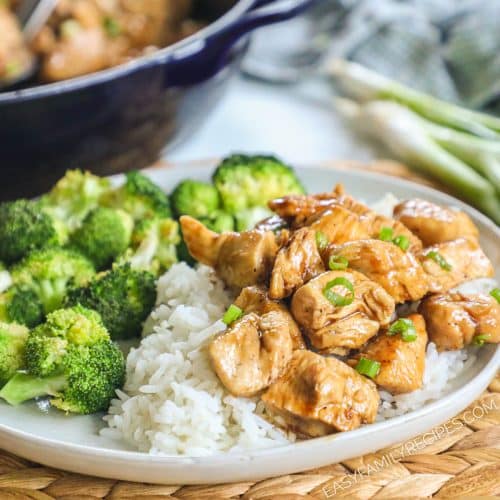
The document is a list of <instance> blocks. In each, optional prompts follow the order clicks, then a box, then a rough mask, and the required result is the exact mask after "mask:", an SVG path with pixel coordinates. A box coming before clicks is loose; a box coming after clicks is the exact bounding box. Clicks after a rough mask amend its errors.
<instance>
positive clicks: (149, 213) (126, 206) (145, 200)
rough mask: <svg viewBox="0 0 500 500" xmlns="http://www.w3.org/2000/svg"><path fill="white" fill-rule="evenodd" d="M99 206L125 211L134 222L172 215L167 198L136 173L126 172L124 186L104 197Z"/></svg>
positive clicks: (141, 175) (147, 179) (159, 189)
mask: <svg viewBox="0 0 500 500" xmlns="http://www.w3.org/2000/svg"><path fill="white" fill-rule="evenodd" d="M101 204H102V205H104V206H107V207H110V208H120V209H122V210H125V212H127V213H129V214H130V215H131V216H132V217H133V219H134V220H135V221H140V220H143V219H148V218H151V217H159V218H167V217H171V215H172V214H171V211H170V204H169V201H168V196H167V195H166V194H165V193H164V192H163V190H162V189H161V188H160V187H159V186H157V185H156V184H155V183H154V182H153V181H152V180H150V179H149V178H148V177H146V176H145V175H143V174H141V173H140V172H137V171H133V172H128V173H127V174H126V180H125V184H123V186H121V187H119V188H118V189H115V190H114V191H110V192H109V193H107V194H106V195H104V196H103V197H102V198H101Z"/></svg>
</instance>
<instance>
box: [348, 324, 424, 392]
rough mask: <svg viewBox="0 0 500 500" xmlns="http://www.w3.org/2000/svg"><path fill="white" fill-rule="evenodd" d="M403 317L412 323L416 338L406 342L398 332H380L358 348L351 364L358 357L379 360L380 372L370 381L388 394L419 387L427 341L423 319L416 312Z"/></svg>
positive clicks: (422, 374)
mask: <svg viewBox="0 0 500 500" xmlns="http://www.w3.org/2000/svg"><path fill="white" fill-rule="evenodd" d="M405 319H406V320H409V321H411V322H412V324H413V325H414V328H415V331H416V334H417V338H416V340H414V341H411V342H406V341H405V340H403V337H402V335H401V334H399V333H397V334H394V335H389V333H390V332H387V331H383V332H381V333H380V334H379V335H378V336H377V337H375V338H374V339H373V340H372V341H371V342H369V343H368V344H367V345H366V346H365V347H364V348H363V349H361V351H360V352H359V353H358V354H357V355H356V358H355V360H354V362H353V363H352V364H353V365H355V364H356V363H357V361H359V359H360V358H365V359H369V360H372V361H377V362H379V363H380V371H379V372H378V374H377V375H376V376H375V377H374V379H373V380H374V381H375V383H376V384H377V385H378V386H380V387H381V388H382V389H385V390H386V391H388V392H390V393H391V394H404V393H407V392H412V391H415V390H417V389H420V387H422V383H423V379H424V370H425V350H426V347H427V340H428V339H427V331H426V328H425V321H424V318H423V317H422V316H420V314H412V315H410V316H409V317H408V318H405ZM350 364H351V363H350Z"/></svg>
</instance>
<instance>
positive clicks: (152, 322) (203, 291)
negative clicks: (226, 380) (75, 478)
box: [101, 263, 293, 456]
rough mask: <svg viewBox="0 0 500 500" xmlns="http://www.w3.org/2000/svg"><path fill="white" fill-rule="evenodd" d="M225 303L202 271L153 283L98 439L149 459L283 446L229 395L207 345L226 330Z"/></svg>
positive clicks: (179, 270) (250, 407)
mask: <svg viewBox="0 0 500 500" xmlns="http://www.w3.org/2000/svg"><path fill="white" fill-rule="evenodd" d="M230 303H231V297H230V296H229V295H228V293H227V292H225V291H224V289H223V285H222V282H221V281H219V280H218V279H217V278H216V277H215V274H214V273H213V271H211V270H210V269H209V268H207V267H205V266H200V267H199V268H198V269H197V270H194V269H191V268H189V267H188V266H187V265H186V264H184V263H182V264H176V265H174V266H173V267H172V268H171V269H170V270H169V271H168V272H167V273H166V274H165V275H164V276H163V277H162V278H161V279H160V280H159V283H158V305H157V308H156V309H155V311H153V313H152V314H151V317H150V318H149V320H148V321H147V322H146V325H145V332H144V333H145V334H146V335H147V336H146V337H145V338H144V339H143V340H142V342H141V345H140V346H139V348H137V349H132V351H131V352H130V354H129V355H128V358H127V380H126V383H125V387H124V392H123V391H118V398H119V399H115V400H113V402H112V404H111V407H110V408H109V413H108V415H106V416H105V417H104V420H105V421H106V422H107V423H108V426H109V428H105V429H103V430H102V431H101V434H102V435H104V436H107V437H111V438H115V439H123V440H125V441H126V442H127V443H129V444H130V445H132V446H133V447H134V448H136V449H138V450H140V451H144V452H149V453H151V454H153V455H158V454H165V455H190V456H204V455H211V454H213V453H220V452H231V451H237V450H246V449H256V448H265V447H270V446H277V445H282V444H287V443H289V440H290V439H292V440H293V436H292V435H289V436H285V434H284V433H283V432H281V431H279V430H278V429H276V428H275V427H274V426H272V425H271V424H270V423H268V422H267V421H266V420H264V419H263V418H261V417H260V416H258V415H257V414H256V413H255V410H256V401H255V400H252V399H244V398H235V397H233V396H230V395H229V394H228V392H227V391H226V390H225V389H224V387H223V386H222V384H221V383H220V382H219V380H218V378H217V376H216V375H215V373H214V372H213V370H212V368H211V366H210V363H209V360H208V356H207V352H206V349H205V347H206V344H207V341H208V340H210V339H211V338H212V337H213V336H214V335H215V334H216V333H218V332H220V331H222V330H223V329H224V328H225V325H224V324H223V323H222V322H221V321H220V318H221V317H222V315H223V314H224V311H225V309H226V308H227V306H228V305H229V304H230Z"/></svg>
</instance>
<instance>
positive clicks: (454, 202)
mask: <svg viewBox="0 0 500 500" xmlns="http://www.w3.org/2000/svg"><path fill="white" fill-rule="evenodd" d="M207 162H208V161H207ZM179 167H183V168H186V167H187V168H188V169H193V170H196V169H209V170H210V169H212V162H210V165H206V166H202V164H201V162H200V163H198V162H197V163H196V164H189V163H188V162H186V163H184V164H182V163H177V164H175V165H174V166H173V167H172V165H171V164H165V165H159V166H153V167H149V168H147V169H144V170H143V171H144V172H146V173H147V174H153V175H154V176H156V175H161V173H162V172H163V171H166V172H172V171H173V170H178V169H179ZM297 169H299V170H308V169H310V170H323V171H325V172H328V173H330V174H333V173H337V174H340V175H342V174H346V173H348V174H349V175H350V176H354V177H357V178H358V179H368V180H377V179H380V178H382V179H383V180H384V181H385V182H386V183H389V184H391V185H398V186H403V187H406V188H408V189H416V190H417V191H420V192H421V193H422V194H423V195H425V193H430V194H431V195H434V196H437V197H438V198H441V199H443V201H444V202H446V203H447V205H450V206H456V207H459V208H462V209H463V210H465V211H466V212H467V213H468V214H469V215H471V216H472V217H473V218H474V219H476V220H477V221H479V222H480V223H481V224H483V225H484V226H485V227H486V228H487V229H488V230H490V231H492V233H493V234H494V235H495V237H496V238H498V239H499V240H500V227H498V226H497V225H496V224H495V223H494V222H493V221H492V220H491V219H489V218H488V217H487V216H486V215H484V214H482V213H481V212H479V211H478V210H477V209H475V208H473V207H471V206H470V205H468V204H467V203H465V202H462V201H461V200H458V199H457V198H455V197H453V196H451V195H449V194H447V193H443V192H441V191H439V190H437V189H434V188H432V187H429V186H426V185H423V184H419V183H416V182H413V181H411V180H407V179H401V178H398V177H394V176H392V175H388V174H384V173H378V172H373V171H362V170H351V169H347V170H346V169H345V168H339V167H336V166H328V165H321V164H311V165H308V166H306V165H297ZM123 177H124V174H116V175H113V176H109V178H110V179H112V180H114V181H119V180H120V179H122V178H123ZM487 349H490V350H491V351H492V354H491V359H490V360H489V361H488V362H487V363H486V364H485V366H484V367H483V368H482V369H481V370H480V371H479V372H478V373H477V374H476V375H475V376H474V377H472V378H471V379H470V380H468V381H467V382H466V383H465V384H464V385H463V386H461V387H460V388H458V389H456V390H455V391H453V392H452V393H450V394H447V395H446V396H444V397H442V398H441V399H439V400H437V401H433V402H431V403H428V404H426V405H425V406H424V407H422V408H418V409H416V410H413V411H411V412H409V413H406V414H404V415H399V416H396V417H392V418H390V419H387V420H384V421H382V422H375V423H373V424H367V425H364V426H362V427H360V428H358V429H355V430H352V431H348V432H341V433H336V434H331V435H328V436H323V437H319V438H312V439H308V440H303V441H299V442H295V443H290V444H285V445H280V446H276V447H271V448H264V449H254V450H247V451H238V452H222V453H216V454H213V455H209V456H204V457H193V456H176V455H150V454H149V453H147V452H141V451H136V450H120V449H111V448H105V447H99V446H95V445H92V446H89V445H85V444H75V443H70V442H67V441H60V440H57V439H53V438H47V437H42V436H39V435H37V434H33V433H30V432H28V431H24V430H19V429H15V428H12V427H10V426H9V425H7V424H3V423H0V437H2V436H3V435H7V436H9V437H13V438H16V439H19V440H22V441H23V442H28V443H30V444H33V445H38V446H43V447H48V448H51V449H53V448H57V449H58V450H60V451H66V452H69V453H78V454H80V455H82V456H92V457H96V456H99V457H100V458H103V459H120V460H125V461H127V462H131V463H138V462H142V463H148V464H154V465H163V466H168V465H170V466H173V465H204V464H205V463H210V464H211V465H222V463H224V462H226V461H227V460H228V459H230V460H231V461H235V462H239V463H244V462H248V461H251V460H255V459H258V458H260V457H265V456H268V455H273V454H275V453H279V452H281V453H286V452H287V451H306V449H307V448H308V447H312V448H313V447H315V446H323V445H325V444H327V443H328V442H329V441H332V440H335V441H341V442H345V441H347V443H348V441H349V439H350V438H351V437H352V435H353V433H356V436H357V437H363V436H364V435H366V434H370V433H372V432H386V431H387V430H388V429H390V428H391V427H393V426H398V425H399V424H401V423H404V422H406V423H408V425H411V423H412V422H414V421H415V420H418V419H420V418H423V417H425V416H428V415H429V414H432V413H433V412H435V411H437V410H443V409H446V408H447V407H448V406H450V403H451V402H452V401H455V400H457V398H459V397H460V396H464V395H466V394H467V393H468V390H469V389H470V387H471V386H476V385H478V384H479V383H480V385H481V386H482V387H483V390H484V388H485V387H486V386H487V385H488V383H489V381H490V380H491V379H492V378H493V377H494V376H495V374H496V371H497V370H498V366H500V345H498V346H497V347H496V348H495V347H493V346H489V347H487ZM476 397H477V396H476ZM464 401H467V402H466V403H464V404H463V406H462V410H463V409H464V408H465V407H467V406H468V405H469V404H470V403H471V401H469V400H468V398H465V399H464ZM14 453H16V452H14ZM28 458H29V457H28ZM218 462H220V464H218ZM68 467H69V466H68Z"/></svg>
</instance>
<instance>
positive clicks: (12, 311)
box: [0, 285, 45, 328]
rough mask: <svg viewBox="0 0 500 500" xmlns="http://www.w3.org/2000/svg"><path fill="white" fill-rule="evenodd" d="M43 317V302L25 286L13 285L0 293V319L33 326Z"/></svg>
mask: <svg viewBox="0 0 500 500" xmlns="http://www.w3.org/2000/svg"><path fill="white" fill-rule="evenodd" d="M44 317H45V313H44V309H43V304H42V302H41V300H40V299H39V297H38V295H37V294H36V292H34V291H33V290H32V289H30V288H29V287H27V286H23V285H14V286H11V287H10V288H9V289H8V290H7V291H6V292H4V293H2V294H1V295H0V321H3V322H5V323H19V324H21V325H26V326H27V327H29V328H33V327H35V326H36V325H38V324H40V323H41V322H42V321H43V319H44Z"/></svg>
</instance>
